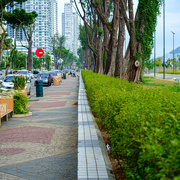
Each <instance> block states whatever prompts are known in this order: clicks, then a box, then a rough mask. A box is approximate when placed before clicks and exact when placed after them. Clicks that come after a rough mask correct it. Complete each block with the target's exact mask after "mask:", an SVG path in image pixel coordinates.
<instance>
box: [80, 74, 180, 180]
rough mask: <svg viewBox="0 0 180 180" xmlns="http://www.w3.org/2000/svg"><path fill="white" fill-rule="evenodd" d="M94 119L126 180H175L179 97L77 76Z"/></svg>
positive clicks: (179, 153) (179, 154)
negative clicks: (108, 138) (108, 142)
mask: <svg viewBox="0 0 180 180" xmlns="http://www.w3.org/2000/svg"><path fill="white" fill-rule="evenodd" d="M81 73H82V77H83V81H84V84H85V88H86V92H87V96H88V100H89V103H90V105H91V109H92V111H93V113H94V115H95V116H96V117H97V118H98V119H99V122H100V123H101V125H102V126H103V127H104V129H105V130H106V131H107V132H108V133H109V134H110V135H111V150H112V153H113V155H114V157H115V158H117V159H119V158H120V157H121V158H123V159H124V161H123V162H122V163H124V165H125V167H126V176H127V179H128V180H129V179H134V180H140V179H147V180H157V179H162V180H167V179H168V180H169V179H173V180H179V179H180V94H179V93H178V92H172V91H170V90H168V89H166V88H164V89H157V88H154V89H143V88H142V87H140V86H139V85H136V84H134V83H129V82H127V81H125V80H121V79H119V78H113V77H109V76H106V75H101V74H95V73H92V72H91V71H82V72H81Z"/></svg>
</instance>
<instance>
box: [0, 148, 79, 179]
mask: <svg viewBox="0 0 180 180" xmlns="http://www.w3.org/2000/svg"><path fill="white" fill-rule="evenodd" d="M72 159H73V161H72ZM0 172H2V173H7V174H11V175H13V176H17V177H20V178H24V179H29V180H75V179H77V152H76V151H73V152H71V153H66V154H62V155H55V156H50V157H47V158H42V159H37V160H32V161H28V162H25V163H19V164H15V165H9V166H4V167H0Z"/></svg>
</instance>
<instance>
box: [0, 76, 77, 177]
mask: <svg viewBox="0 0 180 180" xmlns="http://www.w3.org/2000/svg"><path fill="white" fill-rule="evenodd" d="M78 86H79V81H78V78H73V77H70V78H68V79H66V80H63V83H62V84H61V85H58V86H51V87H47V88H44V96H43V97H35V96H32V97H31V98H30V103H31V104H30V106H29V109H30V111H32V116H29V117H21V118H14V117H13V118H10V119H9V121H8V122H2V127H1V128H0V179H3V180H6V179H9V180H27V179H28V180H76V179H77V143H78V114H77V111H78V109H77V108H78V107H77V101H78V89H79V88H78Z"/></svg>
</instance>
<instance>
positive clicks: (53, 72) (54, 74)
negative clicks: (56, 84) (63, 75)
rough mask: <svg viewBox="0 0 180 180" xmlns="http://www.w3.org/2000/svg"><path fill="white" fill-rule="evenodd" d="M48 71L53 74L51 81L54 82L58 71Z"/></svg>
mask: <svg viewBox="0 0 180 180" xmlns="http://www.w3.org/2000/svg"><path fill="white" fill-rule="evenodd" d="M48 73H50V74H51V82H53V77H54V76H57V72H56V71H48Z"/></svg>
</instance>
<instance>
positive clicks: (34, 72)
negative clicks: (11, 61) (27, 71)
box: [32, 70, 40, 77]
mask: <svg viewBox="0 0 180 180" xmlns="http://www.w3.org/2000/svg"><path fill="white" fill-rule="evenodd" d="M32 73H33V75H34V77H36V76H37V74H39V73H40V71H38V70H33V72H32Z"/></svg>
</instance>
